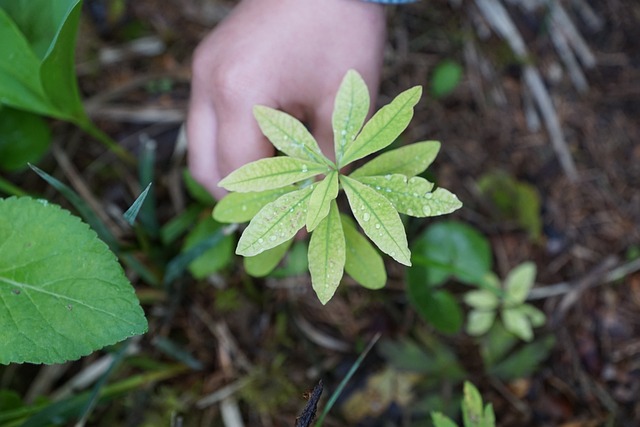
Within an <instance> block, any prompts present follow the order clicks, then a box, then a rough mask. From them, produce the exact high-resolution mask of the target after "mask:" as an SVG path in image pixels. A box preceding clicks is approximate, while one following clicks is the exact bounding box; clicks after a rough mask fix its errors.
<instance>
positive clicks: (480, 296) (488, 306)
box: [464, 289, 500, 310]
mask: <svg viewBox="0 0 640 427" xmlns="http://www.w3.org/2000/svg"><path fill="white" fill-rule="evenodd" d="M464 302H466V303H467V304H469V305H470V306H471V307H473V308H477V309H480V310H495V309H496V308H498V306H499V305H500V299H499V298H498V297H497V295H496V294H495V293H494V292H491V291H488V290H484V289H482V290H477V291H469V292H467V293H466V294H465V295H464Z"/></svg>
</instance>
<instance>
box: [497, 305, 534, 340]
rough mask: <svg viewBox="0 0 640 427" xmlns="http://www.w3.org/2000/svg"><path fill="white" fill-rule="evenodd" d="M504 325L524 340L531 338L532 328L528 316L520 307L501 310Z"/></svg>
mask: <svg viewBox="0 0 640 427" xmlns="http://www.w3.org/2000/svg"><path fill="white" fill-rule="evenodd" d="M502 322H503V323H504V327H505V328H506V329H507V330H508V331H509V332H511V333H512V334H514V335H516V336H517V337H519V338H520V339H522V340H524V341H531V340H532V339H533V329H532V328H531V322H529V317H528V316H527V315H526V314H525V313H524V312H523V311H522V307H516V308H505V309H503V310H502Z"/></svg>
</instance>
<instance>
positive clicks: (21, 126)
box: [0, 82, 51, 171]
mask: <svg viewBox="0 0 640 427" xmlns="http://www.w3.org/2000/svg"><path fill="white" fill-rule="evenodd" d="M0 84H1V82H0ZM50 142H51V132H50V131H49V126H48V125H47V123H46V122H45V121H44V120H43V119H42V118H41V117H39V116H37V115H35V114H31V113H27V112H24V111H20V110H15V109H13V108H10V107H3V106H2V105H1V104H0V169H4V170H6V171H14V170H19V169H22V168H25V167H26V166H27V163H37V162H38V160H40V158H41V157H42V156H43V155H44V154H45V153H46V152H47V150H48V149H49V144H50Z"/></svg>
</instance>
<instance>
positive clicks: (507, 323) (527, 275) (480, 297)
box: [464, 262, 546, 341]
mask: <svg viewBox="0 0 640 427" xmlns="http://www.w3.org/2000/svg"><path fill="white" fill-rule="evenodd" d="M535 277H536V266H535V264H534V263H532V262H525V263H522V264H520V265H519V266H517V267H516V268H514V269H513V270H511V272H509V274H508V275H507V278H506V279H505V281H504V287H503V288H501V287H500V281H499V279H498V278H497V277H496V276H495V275H494V274H493V273H489V274H488V276H487V283H488V285H487V286H490V287H492V288H493V290H489V289H482V290H477V291H471V292H468V293H467V294H466V295H465V298H464V300H465V302H466V303H467V304H469V305H470V306H471V307H473V309H472V310H471V312H470V313H469V322H468V324H467V332H468V333H469V334H471V335H483V334H484V333H486V332H487V331H488V330H489V329H490V328H491V326H492V325H493V323H494V321H495V319H496V316H497V312H498V310H500V313H501V317H502V322H503V323H504V327H505V329H507V330H508V331H509V332H511V333H513V334H514V335H516V336H518V337H519V338H521V339H523V340H525V341H531V340H532V339H533V328H535V327H538V326H542V325H543V324H544V322H545V320H546V319H545V315H544V313H543V312H542V311H540V310H538V309H537V308H535V307H534V306H532V305H531V304H526V303H525V300H526V298H527V295H529V291H530V290H531V288H532V287H533V283H534V280H535ZM499 295H502V297H500V296H499Z"/></svg>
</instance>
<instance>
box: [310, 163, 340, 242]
mask: <svg viewBox="0 0 640 427" xmlns="http://www.w3.org/2000/svg"><path fill="white" fill-rule="evenodd" d="M338 189H339V188H338V173H337V172H336V171H333V172H331V173H330V174H328V175H327V176H326V177H325V178H324V179H323V180H322V181H320V182H319V183H318V184H317V185H316V188H315V189H314V190H313V193H312V194H311V199H309V210H308V212H307V231H309V232H311V231H313V230H314V229H315V228H316V227H317V226H318V224H319V223H320V221H322V220H323V219H324V218H325V217H326V216H327V214H328V213H329V207H330V206H331V202H332V201H333V200H335V198H336V197H337V196H338Z"/></svg>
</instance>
